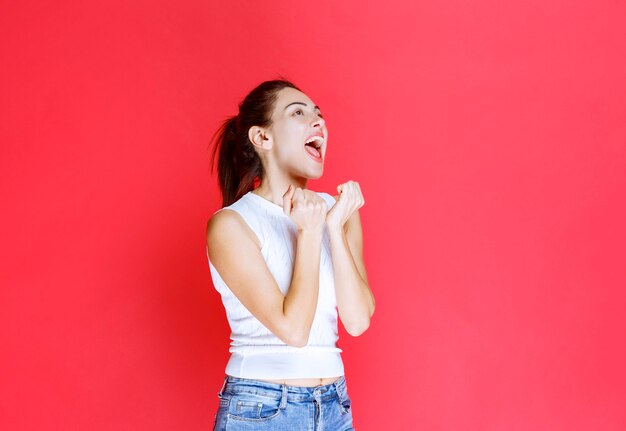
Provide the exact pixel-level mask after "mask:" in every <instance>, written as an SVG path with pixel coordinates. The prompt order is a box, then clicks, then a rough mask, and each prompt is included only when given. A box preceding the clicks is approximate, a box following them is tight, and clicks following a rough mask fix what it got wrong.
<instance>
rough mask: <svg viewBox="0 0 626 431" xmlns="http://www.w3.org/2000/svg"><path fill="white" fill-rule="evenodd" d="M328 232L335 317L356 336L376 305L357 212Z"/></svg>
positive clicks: (359, 333) (365, 324)
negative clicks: (336, 315)
mask: <svg viewBox="0 0 626 431" xmlns="http://www.w3.org/2000/svg"><path fill="white" fill-rule="evenodd" d="M337 199H338V197H337V196H336V197H335V200H337ZM328 234H329V237H330V248H331V254H332V262H333V270H334V277H335V291H336V296H337V309H338V311H339V317H340V318H341V322H342V323H343V326H344V328H346V331H347V332H348V333H349V334H350V335H352V336H354V337H357V336H359V335H361V334H362V333H363V332H365V330H366V329H367V328H368V327H369V324H370V318H371V317H372V315H373V314H374V308H375V306H376V303H375V301H374V295H372V291H371V290H370V287H369V282H368V279H367V273H366V271H365V263H364V261H363V229H362V228H361V217H360V216H359V211H358V210H356V211H354V213H353V214H352V215H351V216H350V218H348V220H347V221H346V223H345V225H344V227H343V228H342V227H329V229H328Z"/></svg>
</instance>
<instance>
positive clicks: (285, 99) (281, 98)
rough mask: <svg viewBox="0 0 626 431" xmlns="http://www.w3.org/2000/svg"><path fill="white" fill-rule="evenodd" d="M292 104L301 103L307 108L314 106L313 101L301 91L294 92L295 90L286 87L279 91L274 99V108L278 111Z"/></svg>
mask: <svg viewBox="0 0 626 431" xmlns="http://www.w3.org/2000/svg"><path fill="white" fill-rule="evenodd" d="M293 102H302V103H306V104H307V105H309V107H313V106H315V104H314V103H313V101H312V100H311V99H310V98H309V96H307V95H306V94H304V93H303V92H302V91H299V90H296V89H295V88H291V87H286V88H283V89H282V90H280V92H279V93H278V98H277V99H276V108H277V109H279V110H283V109H285V107H286V106H287V105H289V104H290V103H293ZM292 106H302V105H292Z"/></svg>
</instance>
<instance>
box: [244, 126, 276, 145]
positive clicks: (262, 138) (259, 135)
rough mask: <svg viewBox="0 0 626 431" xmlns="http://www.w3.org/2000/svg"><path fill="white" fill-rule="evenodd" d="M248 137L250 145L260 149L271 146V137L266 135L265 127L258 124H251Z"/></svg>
mask: <svg viewBox="0 0 626 431" xmlns="http://www.w3.org/2000/svg"><path fill="white" fill-rule="evenodd" d="M248 139H250V142H252V145H254V146H255V147H257V148H258V149H260V150H269V149H270V148H272V138H271V137H269V136H268V134H267V131H266V129H263V128H262V127H259V126H252V127H250V130H248Z"/></svg>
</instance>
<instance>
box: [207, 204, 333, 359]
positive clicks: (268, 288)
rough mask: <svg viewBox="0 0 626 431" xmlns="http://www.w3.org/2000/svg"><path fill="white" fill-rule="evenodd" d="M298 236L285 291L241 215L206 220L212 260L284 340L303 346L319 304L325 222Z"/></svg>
mask: <svg viewBox="0 0 626 431" xmlns="http://www.w3.org/2000/svg"><path fill="white" fill-rule="evenodd" d="M297 238H298V241H297V246H296V253H295V258H294V259H295V262H294V272H293V276H292V279H291V284H290V287H289V290H288V292H287V294H286V295H283V293H282V292H281V291H280V289H279V287H278V284H277V283H276V280H275V279H274V277H273V275H272V274H271V272H270V271H269V269H268V267H267V264H266V262H265V260H264V258H263V255H262V254H261V247H260V243H259V241H258V238H256V235H255V234H254V232H253V231H252V230H251V229H250V227H249V226H248V225H247V224H246V222H245V221H244V220H243V219H242V218H241V216H240V215H239V214H238V213H236V212H234V211H232V210H223V211H219V212H217V213H216V214H214V215H213V217H211V219H210V220H209V222H208V223H207V250H208V254H209V257H210V260H211V263H212V264H213V266H214V267H215V269H217V271H218V272H219V274H220V276H221V277H222V279H223V280H224V282H225V283H226V284H227V285H228V287H229V288H230V289H231V290H232V292H233V293H234V295H235V296H236V297H237V298H238V299H239V301H241V303H242V304H243V305H244V306H245V307H246V308H247V309H248V310H249V311H250V313H252V314H253V315H254V317H256V318H257V319H258V320H259V321H260V322H261V323H262V324H263V325H264V326H265V327H266V328H268V329H269V330H270V331H271V332H272V333H273V334H275V335H276V336H277V337H278V338H280V339H281V340H282V341H283V342H285V343H286V344H288V345H290V346H294V347H303V346H306V344H307V342H308V339H309V333H310V331H311V326H312V324H313V318H314V316H315V310H316V308H317V298H318V291H319V272H320V257H321V250H322V238H323V225H321V227H320V228H315V229H299V230H298V237H297ZM233 244H237V246H236V247H233ZM242 265H245V271H242V270H241V267H242Z"/></svg>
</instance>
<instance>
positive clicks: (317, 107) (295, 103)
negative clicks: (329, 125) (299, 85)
mask: <svg viewBox="0 0 626 431" xmlns="http://www.w3.org/2000/svg"><path fill="white" fill-rule="evenodd" d="M291 105H303V106H309V105H307V104H306V103H303V102H291V103H290V104H289V105H287V106H285V109H287V108H289V107H290V106H291ZM313 109H317V110H318V111H321V109H320V107H319V106H317V105H315V106H314V107H313Z"/></svg>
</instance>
